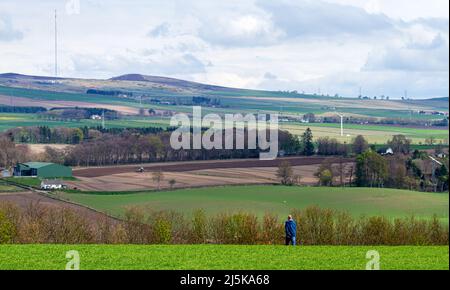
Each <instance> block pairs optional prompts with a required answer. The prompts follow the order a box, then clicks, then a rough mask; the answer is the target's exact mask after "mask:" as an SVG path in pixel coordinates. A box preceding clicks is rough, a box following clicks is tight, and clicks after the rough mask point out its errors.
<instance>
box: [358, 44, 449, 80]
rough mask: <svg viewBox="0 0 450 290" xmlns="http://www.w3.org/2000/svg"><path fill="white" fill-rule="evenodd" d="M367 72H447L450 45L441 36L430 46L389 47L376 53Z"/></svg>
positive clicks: (366, 65) (367, 66) (366, 66)
mask: <svg viewBox="0 0 450 290" xmlns="http://www.w3.org/2000/svg"><path fill="white" fill-rule="evenodd" d="M363 70H365V71H382V70H403V71H411V72H413V71H443V72H445V71H447V72H448V70H449V45H448V43H447V41H445V40H444V39H443V38H442V37H441V36H440V35H438V36H436V37H435V38H434V40H433V41H431V42H430V43H429V44H423V43H408V44H406V45H405V46H404V47H387V48H385V49H383V50H381V51H374V52H372V53H371V54H370V55H369V58H368V60H367V62H366V64H365V66H364V67H363Z"/></svg>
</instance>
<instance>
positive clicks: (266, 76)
mask: <svg viewBox="0 0 450 290" xmlns="http://www.w3.org/2000/svg"><path fill="white" fill-rule="evenodd" d="M264 79H266V80H276V79H278V77H277V76H276V75H274V74H273V73H270V72H266V73H265V74H264Z"/></svg>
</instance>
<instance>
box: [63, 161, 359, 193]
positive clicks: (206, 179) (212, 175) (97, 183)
mask: <svg viewBox="0 0 450 290" xmlns="http://www.w3.org/2000/svg"><path fill="white" fill-rule="evenodd" d="M349 166H351V165H350V164H347V167H349ZM318 168H319V165H318V164H316V165H305V166H294V167H293V170H294V174H295V175H299V176H301V184H303V185H316V184H317V183H318V178H317V177H316V176H314V174H315V173H316V172H317V169H318ZM277 170H278V169H277V168H276V167H255V168H223V169H205V170H195V171H186V172H164V180H163V181H162V182H161V184H160V188H161V189H169V188H178V189H179V188H194V187H206V186H218V185H248V184H275V183H279V180H278V177H277V176H276V173H277ZM171 180H175V181H176V184H175V185H172V186H171V185H170V181H171ZM67 184H68V185H69V187H70V188H77V189H78V190H82V191H105V190H111V191H142V190H155V189H157V188H158V184H156V183H155V182H154V181H152V173H150V172H145V173H136V172H129V173H119V174H111V175H107V176H97V177H77V181H70V182H67Z"/></svg>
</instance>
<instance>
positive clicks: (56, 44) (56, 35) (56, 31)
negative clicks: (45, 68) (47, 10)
mask: <svg viewBox="0 0 450 290" xmlns="http://www.w3.org/2000/svg"><path fill="white" fill-rule="evenodd" d="M55 77H58V11H57V10H56V9H55Z"/></svg>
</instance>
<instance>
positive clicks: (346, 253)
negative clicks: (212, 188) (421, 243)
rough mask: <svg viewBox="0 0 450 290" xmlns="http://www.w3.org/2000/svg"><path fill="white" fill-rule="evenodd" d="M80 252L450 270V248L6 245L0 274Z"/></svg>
mask: <svg viewBox="0 0 450 290" xmlns="http://www.w3.org/2000/svg"><path fill="white" fill-rule="evenodd" d="M72 250H76V251H78V252H79V255H80V269H81V270H111V269H112V270H365V269H366V264H367V263H368V262H369V260H368V259H366V254H367V252H368V251H371V250H376V251H378V252H379V254H380V268H381V270H448V269H449V248H448V247H375V246H374V247H296V248H294V247H282V246H218V245H199V246H131V245H126V246H125V245H124V246H106V245H90V246H88V245H72V246H62V245H25V246H18V245H2V246H0V270H19V269H20V270H64V269H65V268H66V264H67V263H68V261H69V260H68V259H66V252H68V251H72Z"/></svg>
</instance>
